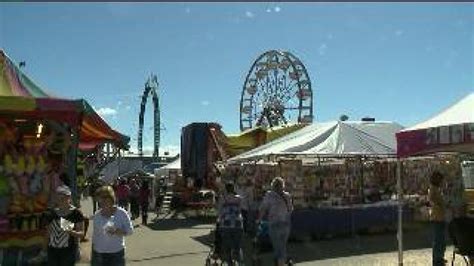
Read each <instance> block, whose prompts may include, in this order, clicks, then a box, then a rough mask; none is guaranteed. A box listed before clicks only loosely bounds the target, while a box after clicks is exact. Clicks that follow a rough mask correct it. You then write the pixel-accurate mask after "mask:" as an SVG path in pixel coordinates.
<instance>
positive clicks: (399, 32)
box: [395, 30, 404, 36]
mask: <svg viewBox="0 0 474 266" xmlns="http://www.w3.org/2000/svg"><path fill="white" fill-rule="evenodd" d="M403 33H404V31H403V30H397V31H395V35H397V36H401V35H403Z"/></svg>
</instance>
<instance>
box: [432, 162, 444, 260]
mask: <svg viewBox="0 0 474 266" xmlns="http://www.w3.org/2000/svg"><path fill="white" fill-rule="evenodd" d="M443 180H444V176H443V174H441V173H440V172H438V171H434V172H433V173H432V174H431V176H430V185H429V189H428V198H429V201H430V204H431V209H430V213H429V214H430V220H431V226H432V234H433V246H432V262H433V266H440V265H445V264H446V261H445V259H444V253H445V251H446V215H445V214H446V204H445V201H444V196H443V193H442V188H441V186H442V184H443Z"/></svg>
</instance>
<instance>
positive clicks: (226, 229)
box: [217, 177, 293, 266]
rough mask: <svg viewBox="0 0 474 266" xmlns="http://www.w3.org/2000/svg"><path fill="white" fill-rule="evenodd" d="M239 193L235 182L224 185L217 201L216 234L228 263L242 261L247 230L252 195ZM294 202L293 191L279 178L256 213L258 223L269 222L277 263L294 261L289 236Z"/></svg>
mask: <svg viewBox="0 0 474 266" xmlns="http://www.w3.org/2000/svg"><path fill="white" fill-rule="evenodd" d="M240 191H242V192H243V193H242V194H243V195H239V193H238V192H237V190H236V189H235V185H234V183H232V182H228V183H226V184H225V189H224V191H223V193H222V194H221V195H220V196H219V199H218V201H217V211H218V217H217V228H218V229H217V233H218V234H219V236H220V239H221V241H220V242H221V243H220V244H221V245H222V246H221V247H220V249H221V250H222V255H223V260H224V261H226V262H227V264H228V265H234V262H236V264H238V265H241V264H242V263H243V253H242V236H243V235H244V234H245V233H247V232H248V228H249V223H252V222H253V221H252V220H251V219H249V208H250V203H249V199H248V197H249V194H248V192H246V191H245V189H243V190H242V189H240ZM292 211H293V202H292V199H291V195H290V193H288V192H287V191H285V182H284V180H283V178H281V177H276V178H274V179H273V180H272V182H271V190H269V191H267V192H266V194H265V196H264V198H263V200H262V202H261V204H260V207H259V209H258V212H257V219H256V221H255V222H256V224H257V225H260V226H262V225H263V224H266V226H267V227H268V233H269V236H270V241H271V246H272V247H273V255H274V259H275V262H276V265H278V266H282V265H285V264H286V263H288V264H291V262H290V261H289V260H288V258H287V248H286V247H287V242H288V238H289V236H290V228H291V212H292Z"/></svg>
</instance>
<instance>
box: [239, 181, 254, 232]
mask: <svg viewBox="0 0 474 266" xmlns="http://www.w3.org/2000/svg"><path fill="white" fill-rule="evenodd" d="M251 189H252V188H251V183H250V180H247V181H246V182H245V184H244V185H242V186H239V187H238V189H237V193H238V195H239V196H240V197H241V199H242V204H241V212H242V218H243V230H244V233H245V234H247V233H248V232H249V216H250V213H249V212H250V204H251V202H252V201H253V192H252V190H251Z"/></svg>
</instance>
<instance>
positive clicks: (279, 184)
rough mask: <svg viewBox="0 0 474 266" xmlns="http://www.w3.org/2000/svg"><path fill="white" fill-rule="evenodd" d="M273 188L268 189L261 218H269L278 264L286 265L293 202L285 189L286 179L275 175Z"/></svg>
mask: <svg viewBox="0 0 474 266" xmlns="http://www.w3.org/2000/svg"><path fill="white" fill-rule="evenodd" d="M271 188H272V189H271V190H270V191H267V193H266V194H265V197H264V198H263V201H262V205H261V206H260V213H259V218H260V219H261V218H264V217H266V219H267V220H268V226H269V228H268V229H269V231H268V232H269V234H270V239H271V242H272V246H273V255H274V257H275V260H276V261H277V265H278V266H281V265H285V262H286V259H287V258H286V244H287V242H288V237H289V236H290V228H291V212H292V211H293V202H292V200H291V195H290V193H288V192H286V191H285V181H284V180H283V178H281V177H275V178H274V179H273V180H272V182H271Z"/></svg>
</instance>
